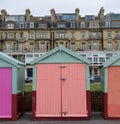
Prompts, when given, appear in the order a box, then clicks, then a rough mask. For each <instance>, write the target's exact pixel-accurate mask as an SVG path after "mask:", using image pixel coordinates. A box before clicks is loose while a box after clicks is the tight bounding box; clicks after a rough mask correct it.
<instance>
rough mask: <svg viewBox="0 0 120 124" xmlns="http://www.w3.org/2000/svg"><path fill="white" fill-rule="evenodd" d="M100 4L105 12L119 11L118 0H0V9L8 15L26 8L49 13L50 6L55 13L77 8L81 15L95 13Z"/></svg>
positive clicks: (38, 13) (37, 12) (39, 14)
mask: <svg viewBox="0 0 120 124" xmlns="http://www.w3.org/2000/svg"><path fill="white" fill-rule="evenodd" d="M102 6H103V7H104V9H105V14H107V13H109V12H114V13H120V0H0V10H1V9H6V11H7V13H8V14H10V15H24V14H25V10H26V9H28V8H29V9H30V11H31V14H32V15H33V16H46V15H50V10H51V9H52V8H54V9H55V12H56V13H74V12H75V9H76V8H79V10H80V15H81V16H85V15H97V14H98V12H99V10H100V8H101V7H102Z"/></svg>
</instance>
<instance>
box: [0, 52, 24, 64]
mask: <svg viewBox="0 0 120 124" xmlns="http://www.w3.org/2000/svg"><path fill="white" fill-rule="evenodd" d="M0 62H1V63H2V62H4V63H7V64H10V65H14V66H18V65H24V64H23V63H21V62H19V61H18V60H16V59H14V58H12V57H10V56H8V55H6V54H5V53H2V52H0Z"/></svg>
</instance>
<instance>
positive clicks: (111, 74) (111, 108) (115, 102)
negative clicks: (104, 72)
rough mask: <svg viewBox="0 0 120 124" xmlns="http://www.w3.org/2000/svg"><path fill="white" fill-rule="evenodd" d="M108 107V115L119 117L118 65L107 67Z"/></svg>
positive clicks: (119, 79)
mask: <svg viewBox="0 0 120 124" xmlns="http://www.w3.org/2000/svg"><path fill="white" fill-rule="evenodd" d="M107 102H108V103H107V104H108V105H107V106H108V108H107V110H108V111H107V113H108V116H109V117H120V67H119V66H111V67H109V68H108V101H107Z"/></svg>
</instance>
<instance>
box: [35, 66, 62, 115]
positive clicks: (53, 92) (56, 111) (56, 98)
mask: <svg viewBox="0 0 120 124" xmlns="http://www.w3.org/2000/svg"><path fill="white" fill-rule="evenodd" d="M59 66H60V65H59V64H38V65H37V93H36V98H37V99H36V117H42V116H44V117H45V116H49V117H60V115H61V113H60V111H61V102H60V101H61V97H60V92H61V91H60V69H59V68H58V67H59Z"/></svg>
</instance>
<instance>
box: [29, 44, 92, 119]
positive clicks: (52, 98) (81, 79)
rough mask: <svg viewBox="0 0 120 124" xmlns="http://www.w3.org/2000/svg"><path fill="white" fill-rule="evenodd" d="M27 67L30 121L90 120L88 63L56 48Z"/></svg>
mask: <svg viewBox="0 0 120 124" xmlns="http://www.w3.org/2000/svg"><path fill="white" fill-rule="evenodd" d="M31 64H32V65H33V87H32V118H33V120H68V119H69V120H80V119H89V118H90V115H91V100H90V84H89V61H88V60H86V59H85V58H83V57H81V56H78V55H77V54H76V53H75V52H73V51H71V50H68V49H66V48H64V47H63V46H59V47H58V48H55V49H53V50H51V51H49V52H48V53H46V54H45V55H42V56H41V57H39V58H37V59H36V60H34V61H32V62H31Z"/></svg>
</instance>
